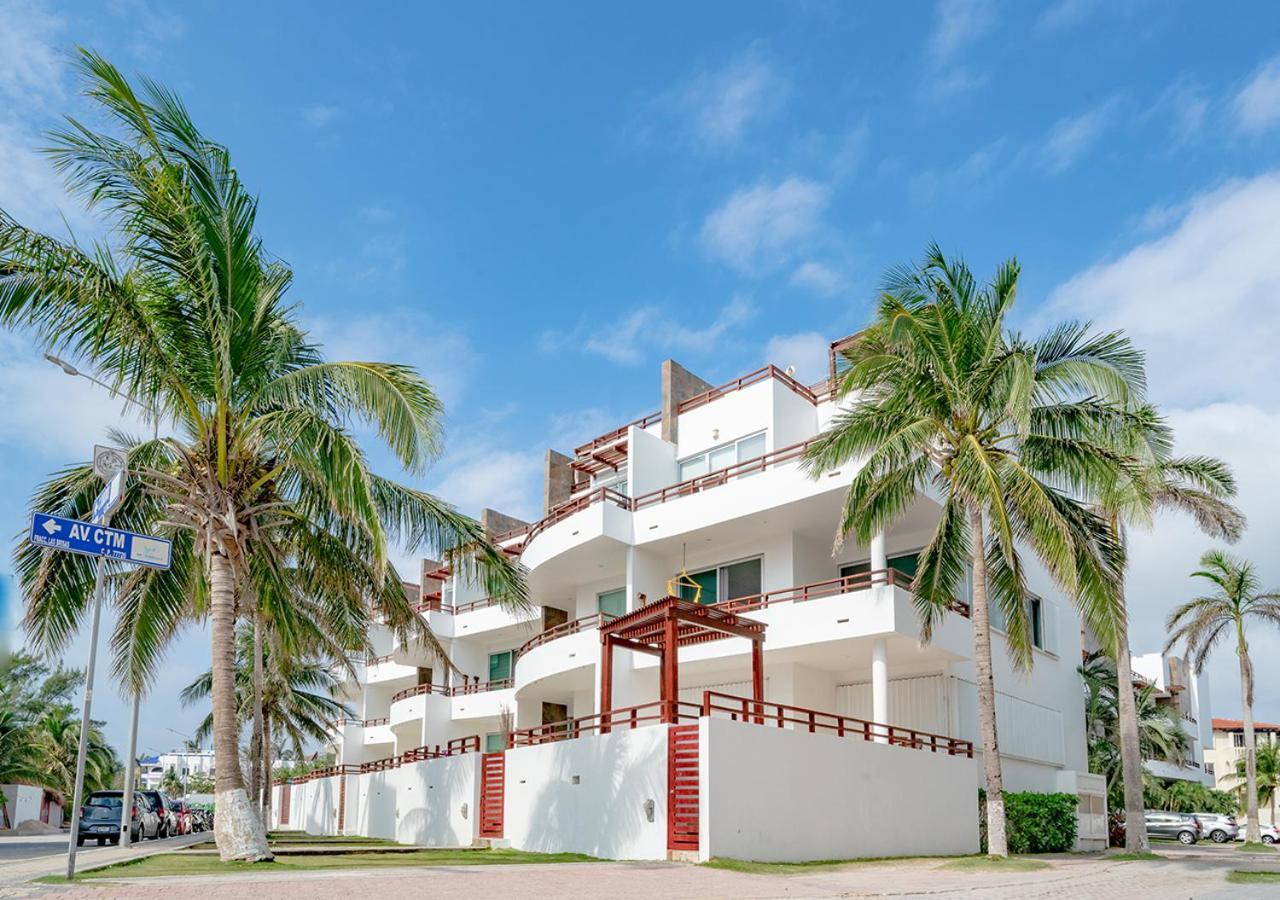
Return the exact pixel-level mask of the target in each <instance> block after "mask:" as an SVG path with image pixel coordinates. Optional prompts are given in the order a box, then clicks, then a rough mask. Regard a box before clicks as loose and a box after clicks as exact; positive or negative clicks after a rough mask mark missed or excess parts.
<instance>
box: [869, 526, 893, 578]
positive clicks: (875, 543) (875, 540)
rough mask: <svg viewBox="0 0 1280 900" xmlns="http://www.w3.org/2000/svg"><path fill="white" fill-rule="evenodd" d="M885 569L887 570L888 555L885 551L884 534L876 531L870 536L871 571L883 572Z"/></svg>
mask: <svg viewBox="0 0 1280 900" xmlns="http://www.w3.org/2000/svg"><path fill="white" fill-rule="evenodd" d="M887 568H889V553H888V551H887V550H886V549H885V541H884V532H883V531H877V532H876V533H875V534H873V535H872V536H871V571H872V572H883V571H884V570H885V569H887ZM878 577H879V576H877V578H878Z"/></svg>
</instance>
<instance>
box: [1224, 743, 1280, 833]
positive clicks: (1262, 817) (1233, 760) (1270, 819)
mask: <svg viewBox="0 0 1280 900" xmlns="http://www.w3.org/2000/svg"><path fill="white" fill-rule="evenodd" d="M1253 736H1254V741H1255V742H1256V744H1257V746H1258V748H1259V749H1261V748H1262V747H1265V746H1271V747H1280V724H1276V723H1274V722H1255V723H1254V725H1253ZM1243 759H1244V722H1243V721H1242V720H1240V719H1214V720H1213V743H1212V744H1211V745H1210V746H1209V748H1208V749H1207V750H1206V751H1205V761H1206V764H1207V765H1208V767H1209V771H1210V772H1211V773H1212V775H1213V777H1214V781H1215V784H1214V787H1216V788H1218V790H1221V791H1232V792H1236V791H1239V790H1240V788H1241V786H1242V785H1243V784H1244V779H1243V778H1241V777H1237V775H1236V765H1237V763H1238V762H1239V761H1240V760H1243ZM1276 805H1277V804H1276V802H1274V801H1273V802H1269V803H1259V804H1258V820H1259V821H1260V822H1261V823H1262V824H1263V825H1275V824H1276Z"/></svg>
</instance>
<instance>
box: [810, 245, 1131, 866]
mask: <svg viewBox="0 0 1280 900" xmlns="http://www.w3.org/2000/svg"><path fill="white" fill-rule="evenodd" d="M1018 274H1019V267H1018V264H1017V263H1016V262H1015V261H1010V262H1007V263H1005V264H1004V265H1002V266H1001V267H1000V268H999V269H998V270H997V272H996V275H995V278H994V279H993V280H992V281H991V283H990V284H988V285H986V286H984V287H980V286H979V285H978V284H977V283H976V281H975V280H974V278H973V276H972V274H971V273H970V272H969V270H968V268H967V267H966V266H965V265H964V264H963V263H962V262H957V261H951V260H948V259H946V258H945V257H944V256H943V254H942V252H941V251H940V250H939V249H938V248H937V247H936V246H934V247H930V248H929V250H928V252H927V253H926V256H925V259H924V262H923V263H922V264H921V265H920V266H919V267H910V268H904V269H899V270H896V271H893V272H891V273H890V274H889V276H888V278H887V281H886V285H885V289H884V291H883V293H882V295H881V298H880V301H879V305H878V310H877V315H876V319H875V321H874V323H873V324H872V325H871V326H870V327H869V328H867V329H866V330H864V331H863V332H861V333H860V334H859V335H857V336H856V337H855V338H854V339H853V341H852V342H851V345H850V346H849V347H848V348H847V349H845V350H844V355H845V356H846V358H847V360H848V362H849V368H848V370H847V371H846V372H845V374H844V375H843V376H842V377H841V379H840V382H839V385H838V390H839V395H840V397H841V398H842V399H844V398H850V397H856V399H857V402H856V403H854V404H852V405H850V406H848V407H847V408H845V409H844V410H842V411H841V412H839V413H837V414H836V416H835V417H834V419H833V421H832V423H831V425H830V427H829V428H828V430H827V431H826V432H825V433H824V434H822V435H821V436H820V437H818V438H817V439H816V440H815V441H814V442H813V443H812V444H811V445H810V446H809V448H808V450H807V451H806V454H805V467H806V469H807V471H808V473H809V474H810V475H811V476H813V477H815V478H817V477H821V475H822V473H824V472H828V471H832V470H834V469H837V468H840V467H841V466H843V465H846V464H849V463H850V462H852V461H859V462H861V463H862V465H861V467H860V469H859V470H858V473H857V474H856V475H855V476H854V478H853V481H852V483H851V485H850V487H849V490H848V493H847V495H846V497H845V502H844V510H843V515H842V518H841V520H840V523H839V527H838V531H837V545H838V544H839V543H840V541H842V540H843V539H844V537H845V536H847V535H850V534H852V535H853V536H855V537H856V539H857V540H858V541H859V542H861V543H864V544H865V543H867V542H869V541H870V540H871V538H872V536H873V535H874V534H876V533H879V532H883V531H884V529H886V528H887V527H888V526H889V525H890V524H891V523H892V522H893V521H894V520H895V519H897V518H898V517H899V516H901V515H902V514H903V513H904V512H905V511H906V510H907V508H908V507H909V506H910V505H911V504H912V503H913V502H914V501H915V500H916V499H917V498H918V497H920V496H922V495H924V494H926V493H932V494H933V495H935V496H937V497H939V498H941V499H940V501H939V502H940V503H941V505H942V511H941V515H940V517H939V520H938V524H937V526H936V527H935V529H934V533H933V535H932V537H931V538H930V540H929V543H928V545H927V546H926V547H925V549H924V551H923V552H922V553H921V554H920V559H919V567H918V570H917V573H916V576H915V579H914V581H913V583H912V590H913V592H914V594H915V596H916V598H917V599H916V610H917V613H918V615H919V617H920V620H921V632H922V636H923V637H924V638H925V639H926V640H927V639H928V638H929V636H930V635H931V633H932V627H933V623H934V622H935V621H936V620H937V618H938V617H939V616H941V615H943V614H944V611H945V610H946V609H947V608H948V607H949V606H950V605H951V604H952V603H953V602H954V601H953V598H955V597H957V596H959V595H960V593H961V591H962V590H963V587H964V581H965V578H966V568H968V570H969V571H970V572H971V574H972V619H973V636H974V667H975V670H976V675H977V678H976V680H977V692H978V708H979V721H980V734H981V739H982V749H983V768H984V774H985V782H986V803H987V821H988V822H989V823H991V824H990V830H989V834H988V846H989V849H990V852H991V853H992V854H995V855H1000V856H1004V855H1007V853H1008V849H1007V842H1006V839H1005V828H1004V822H1005V817H1004V792H1003V783H1002V774H1001V766H1000V757H999V742H998V739H997V733H996V717H995V684H994V680H993V675H992V657H991V633H990V618H989V616H990V604H991V603H994V604H995V605H996V606H997V608H998V609H999V610H1000V611H1001V612H1003V614H1004V619H1005V622H1006V630H1007V635H1008V647H1009V651H1010V654H1011V656H1012V657H1013V659H1014V661H1015V663H1016V664H1018V665H1020V666H1023V667H1026V666H1030V664H1031V637H1030V633H1029V627H1028V614H1027V609H1026V588H1025V576H1024V569H1023V562H1022V557H1021V552H1020V546H1030V548H1031V549H1032V550H1033V551H1034V552H1035V554H1036V555H1037V556H1038V557H1039V559H1040V560H1041V562H1042V563H1043V564H1044V566H1045V568H1046V569H1047V570H1048V572H1049V574H1050V575H1051V577H1053V579H1054V580H1055V581H1057V583H1058V584H1059V585H1061V587H1062V588H1063V590H1064V591H1065V592H1066V593H1067V594H1068V595H1069V596H1070V597H1071V598H1072V599H1073V601H1075V602H1076V603H1077V604H1078V605H1079V606H1080V607H1081V609H1082V611H1083V613H1084V615H1085V618H1086V620H1087V621H1088V622H1090V624H1091V625H1092V626H1093V627H1094V629H1095V631H1098V632H1099V634H1100V635H1101V636H1102V638H1103V639H1104V640H1108V641H1109V640H1111V638H1112V636H1113V635H1114V633H1115V621H1116V619H1117V617H1118V616H1117V608H1116V603H1115V598H1114V594H1113V592H1112V590H1111V585H1112V583H1113V578H1114V573H1115V570H1116V568H1117V566H1118V565H1119V561H1118V559H1117V558H1116V557H1117V556H1118V552H1117V548H1116V547H1115V545H1114V542H1113V541H1112V539H1111V535H1110V533H1109V531H1108V529H1107V527H1106V522H1105V521H1104V520H1103V519H1102V518H1101V517H1099V516H1098V515H1097V514H1096V513H1095V512H1094V511H1092V510H1090V509H1089V508H1087V507H1085V506H1084V505H1082V504H1081V503H1080V502H1079V501H1078V500H1077V499H1076V497H1080V496H1090V495H1092V493H1093V492H1095V491H1096V489H1097V488H1098V486H1099V485H1100V484H1101V483H1102V482H1103V481H1104V480H1105V479H1106V478H1107V477H1109V476H1110V470H1111V469H1112V468H1114V466H1115V465H1116V462H1115V460H1116V454H1115V452H1114V451H1113V450H1112V449H1110V448H1108V447H1106V446H1103V445H1101V444H1100V443H1099V440H1098V435H1100V434H1105V433H1106V429H1105V428H1104V427H1103V424H1104V423H1105V422H1106V421H1108V420H1109V419H1110V418H1111V417H1112V416H1113V415H1114V414H1115V409H1116V408H1117V407H1118V406H1120V405H1122V404H1126V403H1130V402H1132V401H1133V399H1134V397H1135V395H1136V394H1137V393H1138V392H1140V391H1141V390H1142V388H1143V387H1144V381H1143V375H1142V358H1141V355H1140V354H1139V353H1137V352H1136V351H1134V350H1133V349H1132V348H1131V347H1130V345H1129V343H1128V341H1127V340H1126V339H1125V338H1124V337H1123V336H1121V335H1119V334H1105V335H1100V336H1089V335H1088V333H1087V331H1088V329H1087V327H1086V326H1083V325H1079V324H1068V325H1062V326H1059V327H1057V328H1054V329H1052V330H1051V331H1050V332H1049V333H1048V334H1046V335H1045V336H1044V337H1042V338H1040V339H1039V340H1036V341H1027V340H1025V339H1023V338H1022V337H1021V336H1019V335H1016V334H1010V333H1007V332H1006V330H1005V316H1006V315H1007V313H1008V312H1009V310H1010V308H1011V307H1012V305H1013V302H1014V299H1015V297H1016V294H1017V284H1018ZM864 460H865V462H863V461H864ZM1073 495H1074V496H1073Z"/></svg>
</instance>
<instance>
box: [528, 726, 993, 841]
mask: <svg viewBox="0 0 1280 900" xmlns="http://www.w3.org/2000/svg"><path fill="white" fill-rule="evenodd" d="M506 757H507V763H506V764H507V778H506V787H507V795H506V824H505V832H506V835H505V836H506V838H507V839H508V840H510V841H511V846H512V847H515V848H516V849H519V850H533V851H543V852H557V851H570V852H578V853H587V854H590V855H592V856H599V857H604V858H606V859H666V856H667V814H666V808H667V729H666V728H663V727H656V726H655V727H651V728H638V729H635V730H634V731H614V732H612V733H610V734H606V735H592V736H588V737H582V738H579V739H577V740H572V741H557V742H555V743H552V744H541V745H538V746H534V747H519V748H516V749H513V750H508V751H507V754H506ZM758 776H759V770H757V772H756V777H758ZM971 793H972V792H971ZM646 801H652V803H653V807H652V808H653V818H652V821H650V820H649V817H648V815H647V814H646V808H645V804H646Z"/></svg>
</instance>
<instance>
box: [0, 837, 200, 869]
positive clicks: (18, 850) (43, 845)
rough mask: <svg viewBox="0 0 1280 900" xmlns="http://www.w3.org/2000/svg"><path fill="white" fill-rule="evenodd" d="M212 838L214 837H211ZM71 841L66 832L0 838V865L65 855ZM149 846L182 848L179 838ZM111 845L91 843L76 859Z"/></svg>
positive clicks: (90, 855) (81, 849)
mask: <svg viewBox="0 0 1280 900" xmlns="http://www.w3.org/2000/svg"><path fill="white" fill-rule="evenodd" d="M209 837H210V838H212V837H213V836H212V835H209ZM70 840H71V833H70V832H64V833H62V834H39V835H23V836H20V837H3V838H0V864H4V863H6V862H16V861H18V860H23V859H36V858H37V857H41V856H53V855H55V854H62V855H65V854H66V852H67V845H68V843H69V842H70ZM144 843H145V844H146V845H147V846H152V845H155V846H159V847H163V846H166V845H168V844H170V843H172V844H173V845H174V846H182V844H181V842H180V841H178V840H177V838H167V839H165V840H163V841H160V842H159V843H157V842H156V841H145V842H144ZM110 846H111V845H110V844H108V845H107V846H106V847H99V846H98V842H97V841H89V842H87V843H86V844H85V845H84V846H83V847H81V848H80V852H79V853H77V854H76V858H77V859H80V858H84V859H91V858H92V857H93V854H95V853H97V852H98V851H99V850H106V849H108V848H109V847H110Z"/></svg>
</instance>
